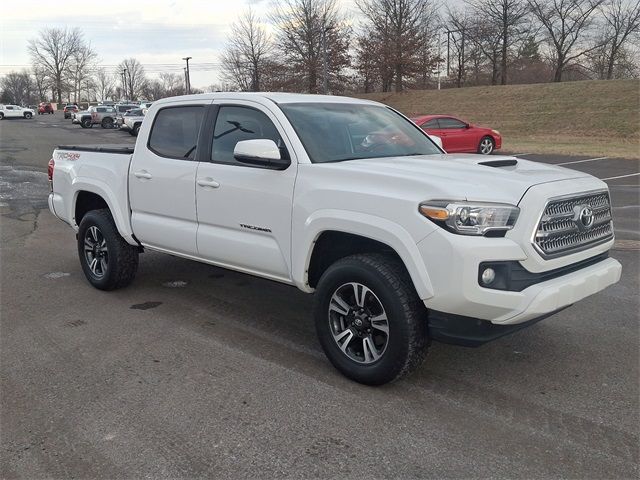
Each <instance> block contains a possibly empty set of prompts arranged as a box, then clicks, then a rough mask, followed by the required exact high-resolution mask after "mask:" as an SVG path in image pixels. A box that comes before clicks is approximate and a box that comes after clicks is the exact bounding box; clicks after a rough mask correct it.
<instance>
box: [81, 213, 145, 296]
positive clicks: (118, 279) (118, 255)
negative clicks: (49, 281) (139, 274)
mask: <svg viewBox="0 0 640 480" xmlns="http://www.w3.org/2000/svg"><path fill="white" fill-rule="evenodd" d="M78 256H79V257H80V264H81V265H82V270H83V271H84V275H85V277H87V280H89V283H90V284H91V285H93V286H94V287H96V288H98V289H100V290H115V289H117V288H122V287H126V286H127V285H129V284H130V283H131V282H132V281H133V279H134V277H135V276H136V271H137V270H138V249H137V248H136V247H135V246H133V245H129V244H128V243H127V242H125V240H124V239H123V238H122V237H121V236H120V234H119V233H118V229H117V228H116V225H115V223H114V221H113V217H112V216H111V213H110V212H109V210H106V209H103V210H92V211H90V212H88V213H87V214H86V215H85V216H84V217H83V218H82V221H81V222H80V227H79V229H78Z"/></svg>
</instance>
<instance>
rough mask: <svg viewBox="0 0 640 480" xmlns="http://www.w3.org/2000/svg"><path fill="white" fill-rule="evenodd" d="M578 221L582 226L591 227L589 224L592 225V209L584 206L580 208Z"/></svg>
mask: <svg viewBox="0 0 640 480" xmlns="http://www.w3.org/2000/svg"><path fill="white" fill-rule="evenodd" d="M579 218H580V223H582V226H583V227H584V228H591V226H592V225H593V220H594V219H593V210H591V207H584V208H583V209H582V210H580V217H579Z"/></svg>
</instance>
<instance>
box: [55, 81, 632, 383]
mask: <svg viewBox="0 0 640 480" xmlns="http://www.w3.org/2000/svg"><path fill="white" fill-rule="evenodd" d="M147 117H148V118H147V119H146V120H145V121H144V123H143V124H142V127H141V129H140V132H139V136H138V139H137V142H136V145H135V148H131V147H114V146H61V147H58V148H57V149H56V150H55V151H54V153H53V158H52V160H51V161H50V163H49V178H50V180H51V194H50V195H49V207H50V209H51V212H53V214H54V215H56V216H57V217H58V218H60V219H61V220H63V221H64V222H66V223H68V224H69V225H70V226H71V227H73V229H75V230H76V232H77V238H78V245H77V248H78V254H79V257H80V263H81V265H82V269H83V270H84V273H85V275H86V277H87V279H88V281H89V282H90V283H91V284H92V285H93V286H95V287H97V288H100V289H103V290H112V289H115V288H120V287H124V286H126V285H128V284H129V283H130V282H131V281H132V280H133V278H134V276H135V274H136V269H137V265H138V254H139V253H141V252H143V251H145V250H147V249H150V250H157V251H160V252H165V253H168V254H171V255H177V256H180V257H184V258H188V259H192V260H197V261H200V262H205V263H209V264H212V265H217V266H220V267H224V268H229V269H233V270H237V271H240V272H245V273H248V274H251V275H256V276H260V277H264V278H267V279H271V280H275V281H278V282H283V283H286V284H289V285H293V286H295V287H297V288H299V289H300V290H302V291H304V292H309V293H312V292H315V301H314V313H313V315H314V318H315V324H316V328H317V333H318V337H319V340H320V343H321V345H322V347H323V349H324V351H325V353H326V355H327V357H328V358H329V360H330V361H331V362H332V363H333V365H334V366H335V367H336V368H337V369H338V370H340V371H341V372H342V373H343V374H345V375H347V376H348V377H350V378H352V379H354V380H356V381H358V382H362V383H366V384H382V383H385V382H389V381H392V380H395V379H397V378H399V377H401V376H402V375H404V374H406V373H407V372H410V371H411V370H412V369H414V368H416V367H417V366H418V365H419V364H420V363H421V361H422V359H423V358H424V355H425V353H426V349H427V347H428V344H429V342H430V340H432V339H433V340H439V341H445V342H450V343H457V344H462V345H468V346H475V345H480V344H482V343H484V342H487V341H489V340H492V339H495V338H497V337H500V336H502V335H505V334H507V333H509V332H512V331H515V330H518V329H520V328H523V327H525V326H527V325H531V324H532V323H534V322H536V321H538V320H540V319H542V318H544V317H547V316H549V315H550V314H553V313H555V312H557V311H559V310H561V309H563V308H565V307H567V306H569V305H571V304H573V303H574V302H577V301H578V300H581V299H583V298H585V297H587V296H589V295H592V294H594V293H596V292H599V291H601V290H603V289H604V288H606V287H607V286H609V285H611V284H613V283H615V282H617V281H618V280H619V278H620V273H621V266H620V263H618V262H617V261H616V260H615V259H613V258H610V257H609V253H608V252H609V249H610V248H611V247H612V245H613V242H614V232H613V224H612V218H611V204H610V198H609V191H608V189H607V185H606V184H605V183H603V182H602V181H600V180H598V179H597V178H594V177H592V176H590V175H587V174H585V173H581V172H577V171H573V170H569V169H566V168H562V167H557V166H552V165H545V164H541V163H535V162H531V161H526V160H521V159H517V158H514V157H507V156H492V157H489V158H487V157H485V156H481V155H468V154H461V155H448V154H446V153H444V152H443V151H442V150H441V149H440V148H439V147H438V146H437V145H436V144H435V143H434V142H433V141H432V140H431V139H429V137H428V136H427V135H426V134H425V133H424V132H423V131H422V130H421V129H420V128H418V127H417V126H416V125H414V124H413V123H412V122H411V121H410V120H409V119H407V118H406V117H404V116H403V115H401V114H399V113H398V112H396V111H394V110H393V109H391V108H389V107H387V106H385V105H382V104H379V103H375V102H371V101H365V100H357V99H352V98H341V97H332V96H316V95H294V94H286V93H264V94H263V93H245V94H241V93H215V94H205V95H191V96H185V97H174V98H168V99H164V100H160V101H158V102H155V103H154V104H153V106H152V107H151V108H150V109H149V112H148V113H147ZM247 301H250V299H249V298H248V299H247Z"/></svg>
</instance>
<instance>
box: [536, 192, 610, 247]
mask: <svg viewBox="0 0 640 480" xmlns="http://www.w3.org/2000/svg"><path fill="white" fill-rule="evenodd" d="M611 238H613V224H612V222H611V202H610V200H609V192H606V191H604V192H597V193H589V194H583V195H577V196H574V197H569V198H566V197H564V198H558V199H553V200H549V202H548V203H547V205H546V207H545V209H544V212H543V214H542V218H541V219H540V223H539V224H538V228H537V230H536V234H535V237H534V245H535V247H536V248H537V249H538V251H539V252H540V253H541V254H542V256H543V257H546V258H549V257H555V256H560V255H566V254H569V253H572V252H574V251H578V250H583V249H585V248H588V247H590V246H594V245H596V244H598V243H603V242H606V241H607V240H609V239H611Z"/></svg>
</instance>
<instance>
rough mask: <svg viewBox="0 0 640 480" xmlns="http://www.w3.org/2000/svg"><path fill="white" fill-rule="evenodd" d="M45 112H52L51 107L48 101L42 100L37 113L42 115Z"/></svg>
mask: <svg viewBox="0 0 640 480" xmlns="http://www.w3.org/2000/svg"><path fill="white" fill-rule="evenodd" d="M45 113H53V107H52V106H51V104H50V103H49V102H42V103H40V105H38V115H44V114H45Z"/></svg>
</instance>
